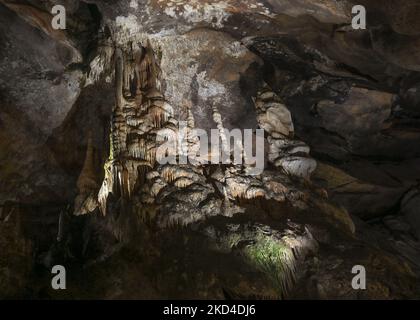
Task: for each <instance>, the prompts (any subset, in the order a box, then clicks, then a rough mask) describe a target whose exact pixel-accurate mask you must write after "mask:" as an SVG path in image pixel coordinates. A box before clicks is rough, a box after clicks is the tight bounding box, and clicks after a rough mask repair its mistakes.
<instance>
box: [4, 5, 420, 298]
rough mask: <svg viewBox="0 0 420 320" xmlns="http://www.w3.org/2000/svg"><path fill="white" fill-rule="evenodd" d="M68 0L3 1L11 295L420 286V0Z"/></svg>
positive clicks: (229, 294) (306, 294)
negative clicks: (240, 157)
mask: <svg viewBox="0 0 420 320" xmlns="http://www.w3.org/2000/svg"><path fill="white" fill-rule="evenodd" d="M64 2H65V3H64V5H65V7H66V9H67V14H68V22H67V29H66V30H60V31H57V30H53V29H52V28H51V27H50V19H51V17H52V15H51V14H50V10H51V7H52V6H53V5H54V4H55V1H37V0H31V1H14V0H1V1H0V17H1V19H0V40H1V42H2V43H3V44H4V45H3V46H2V47H1V49H0V74H1V76H0V104H1V108H0V280H1V281H0V297H2V298H42V299H44V298H45V299H57V298H64V299H72V298H79V299H80V298H82V299H84V298H85V299H91V298H102V299H159V298H177V299H191V298H203V299H245V298H246V299H248V298H257V299H266V298H269V299H281V298H290V299H337V298H338V299H402V298H418V297H420V292H419V289H418V288H419V285H418V284H419V276H420V243H419V241H420V224H419V221H420V220H419V209H418V208H419V204H420V200H419V199H420V196H419V190H418V182H419V179H420V170H419V168H420V166H419V165H420V148H419V147H418V146H419V145H420V131H419V119H418V118H419V114H420V111H419V110H420V109H419V108H420V74H419V72H420V66H419V61H420V60H419V53H418V52H419V50H418V48H419V44H420V25H419V21H420V11H419V10H420V6H419V5H418V3H417V1H414V0H413V1H411V0H407V1H402V2H401V3H400V2H398V4H397V3H396V2H395V1H391V0H389V1H382V2H381V3H380V4H379V2H378V1H370V0H363V1H362V0H361V1H358V2H357V4H362V5H364V6H366V9H367V12H368V28H367V29H366V30H353V29H352V28H351V18H352V15H351V8H352V6H353V5H354V4H356V3H355V1H350V0H347V1H330V0H323V1H312V0H300V1H289V0H281V1H271V0H265V1H254V0H246V1H236V0H229V1H228V0H226V1H213V0H206V1H169V0H168V1H166V0H164V1H155V0H131V1H95V0H88V1H64ZM183 123H184V124H185V128H184V129H185V132H186V143H187V145H188V150H182V149H181V150H180V149H178V148H175V149H174V150H172V151H173V152H172V153H173V155H174V156H175V158H174V160H176V162H175V163H170V164H166V165H162V164H160V163H159V160H161V159H162V158H163V157H165V156H166V155H167V154H165V153H163V154H162V153H159V151H158V150H159V147H160V146H162V145H163V144H165V143H167V142H168V141H171V137H173V136H174V135H176V134H178V133H179V132H180V131H181V129H180V124H183ZM197 128H200V129H203V130H205V131H206V132H207V133H209V134H210V132H211V129H216V132H218V135H219V136H218V138H220V140H221V144H222V147H223V148H227V149H231V148H232V145H230V146H229V143H230V142H229V141H228V140H227V138H226V136H225V135H224V132H223V130H221V129H223V128H227V129H229V130H231V129H235V128H238V129H240V130H242V131H243V130H244V129H257V128H260V129H263V130H264V138H263V139H264V146H265V148H264V149H265V151H264V152H265V153H264V158H265V169H264V171H263V172H262V173H260V174H258V175H251V174H250V170H251V169H252V168H251V167H252V166H251V165H249V164H238V163H235V162H234V161H231V162H230V163H228V164H223V165H217V164H209V163H207V162H208V160H210V159H212V157H214V156H215V155H214V154H213V153H212V152H211V151H209V154H205V155H202V154H200V155H198V154H197V152H196V151H197V149H198V140H197V137H194V136H193V135H192V132H193V131H194V129H197ZM185 157H189V158H190V159H194V160H195V161H194V162H193V163H190V162H187V163H180V160H181V159H183V158H185ZM204 160H207V162H206V161H204ZM55 264H63V265H66V267H67V269H68V270H67V271H68V275H69V279H68V283H71V286H70V285H69V288H68V290H66V291H65V292H58V291H54V290H52V289H51V288H50V271H51V270H50V269H51V266H52V265H55ZM355 265H363V266H364V267H365V268H366V270H367V273H368V279H369V280H368V286H367V290H364V291H357V290H353V288H352V287H351V281H352V278H353V276H354V275H353V274H352V273H351V270H352V267H353V266H355ZM12 283H13V284H14V286H12V285H11V284H12Z"/></svg>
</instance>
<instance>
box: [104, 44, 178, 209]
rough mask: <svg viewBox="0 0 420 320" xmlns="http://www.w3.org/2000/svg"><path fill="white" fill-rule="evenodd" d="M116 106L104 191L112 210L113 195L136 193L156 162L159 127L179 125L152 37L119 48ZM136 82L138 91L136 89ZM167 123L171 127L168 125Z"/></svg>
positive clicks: (126, 195)
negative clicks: (163, 87) (164, 90)
mask: <svg viewBox="0 0 420 320" xmlns="http://www.w3.org/2000/svg"><path fill="white" fill-rule="evenodd" d="M115 56H116V59H115V77H116V106H115V108H114V110H113V117H112V126H111V131H112V132H111V152H110V159H109V160H108V162H107V164H106V165H105V179H104V182H103V184H102V187H101V190H100V192H99V195H98V200H99V203H100V207H101V210H102V212H103V213H104V214H105V213H106V202H107V197H108V195H109V194H110V193H111V192H112V193H115V195H116V196H117V197H122V198H130V197H131V196H132V193H133V191H134V190H135V188H136V186H137V185H139V184H140V185H141V184H142V183H143V182H144V180H145V179H146V174H147V173H148V172H149V171H150V168H153V167H154V166H155V164H156V150H157V147H158V146H159V144H160V143H161V141H158V139H157V138H156V136H157V132H159V130H165V129H168V130H173V129H172V127H175V125H176V124H175V125H174V121H171V120H172V117H173V108H172V106H170V105H169V104H168V103H167V102H166V101H165V100H164V97H163V94H162V93H161V92H160V90H159V89H160V82H159V79H158V78H159V66H158V65H157V63H156V59H155V57H154V52H153V50H152V48H151V46H150V44H149V43H147V45H146V46H145V47H143V46H141V45H140V46H139V48H134V46H133V45H131V46H130V47H129V48H128V49H120V48H118V49H116V54H115ZM133 88H135V92H132V89H133ZM165 126H167V127H165Z"/></svg>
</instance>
